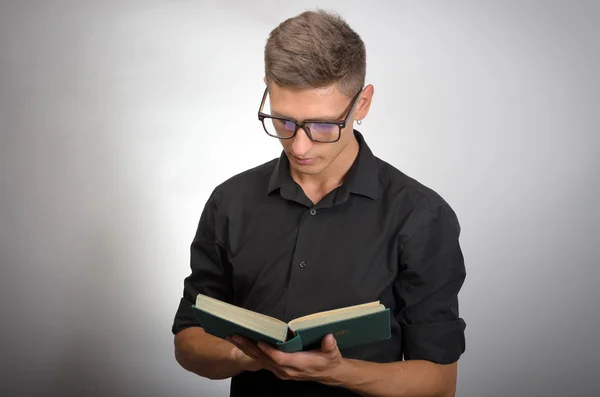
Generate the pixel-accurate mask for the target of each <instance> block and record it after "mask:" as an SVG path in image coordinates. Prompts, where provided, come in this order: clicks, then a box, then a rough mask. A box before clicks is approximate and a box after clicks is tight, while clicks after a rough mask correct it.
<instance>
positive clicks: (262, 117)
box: [258, 87, 364, 143]
mask: <svg viewBox="0 0 600 397" xmlns="http://www.w3.org/2000/svg"><path fill="white" fill-rule="evenodd" d="M363 90H364V88H361V90H360V91H358V93H357V94H356V95H355V96H354V98H352V102H350V103H351V104H352V106H351V107H350V110H349V111H348V113H347V114H346V117H344V119H343V120H341V121H322V120H304V121H303V122H302V123H299V122H298V121H296V120H294V119H290V118H285V117H277V116H273V115H270V114H266V113H263V112H262V109H263V107H264V106H265V101H266V99H267V94H268V93H269V87H267V88H265V92H264V94H263V97H262V101H261V102H260V108H259V109H258V119H259V120H260V122H261V123H262V126H263V129H264V130H265V132H266V133H267V135H268V136H270V137H273V138H277V139H292V138H293V137H295V136H296V133H297V132H298V130H299V129H300V128H302V129H304V132H305V133H306V135H307V136H308V138H309V139H310V140H311V141H313V142H319V143H335V142H337V141H339V140H340V138H341V137H342V129H344V128H346V124H347V123H348V120H349V119H350V115H352V113H353V112H354V108H355V107H356V104H357V103H358V98H359V97H360V94H361V93H362V92H363ZM265 119H275V120H283V121H290V122H292V123H294V127H295V128H294V133H293V134H292V135H290V136H289V137H282V136H278V135H272V134H269V131H268V130H267V126H266V125H265ZM306 124H329V125H337V126H338V135H337V138H336V139H335V140H332V141H320V140H318V139H314V138H313V137H312V135H311V133H310V129H309V128H304V126H305V125H306Z"/></svg>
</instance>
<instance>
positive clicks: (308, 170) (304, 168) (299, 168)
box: [290, 163, 323, 175]
mask: <svg viewBox="0 0 600 397" xmlns="http://www.w3.org/2000/svg"><path fill="white" fill-rule="evenodd" d="M290 167H291V168H292V169H293V170H294V171H295V172H297V173H299V174H305V175H317V174H319V173H320V172H321V171H323V167H322V166H320V164H310V165H302V164H295V163H290Z"/></svg>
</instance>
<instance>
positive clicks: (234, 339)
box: [231, 336, 242, 343]
mask: <svg viewBox="0 0 600 397" xmlns="http://www.w3.org/2000/svg"><path fill="white" fill-rule="evenodd" d="M231 339H232V340H233V341H234V342H235V343H241V342H242V340H241V339H240V337H239V336H233V337H232V338H231Z"/></svg>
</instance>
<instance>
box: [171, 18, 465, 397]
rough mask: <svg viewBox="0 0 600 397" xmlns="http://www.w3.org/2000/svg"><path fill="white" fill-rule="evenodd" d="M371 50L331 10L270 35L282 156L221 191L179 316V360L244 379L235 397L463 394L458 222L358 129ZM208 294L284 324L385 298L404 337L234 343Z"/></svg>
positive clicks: (272, 99)
mask: <svg viewBox="0 0 600 397" xmlns="http://www.w3.org/2000/svg"><path fill="white" fill-rule="evenodd" d="M365 59H366V56H365V47H364V44H363V42H362V40H361V38H360V37H359V36H358V35H357V34H356V33H355V32H354V31H353V30H352V29H351V28H350V27H349V26H348V25H347V24H346V23H345V22H344V21H343V20H342V19H341V18H339V17H337V16H334V15H331V14H328V13H325V12H306V13H303V14H301V15H299V16H297V17H295V18H291V19H288V20H286V21H285V22H283V23H282V24H280V25H279V26H278V27H277V28H276V29H274V30H273V31H272V32H271V35H270V37H269V39H268V42H267V44H266V48H265V73H266V77H265V83H266V91H265V93H264V96H263V99H262V103H261V106H260V111H259V119H260V121H261V123H262V124H263V126H262V127H263V128H264V130H265V132H266V133H267V134H268V135H270V136H272V137H274V138H276V139H279V140H280V141H281V144H282V145H283V152H282V154H281V156H280V157H279V158H278V159H274V160H272V161H269V162H268V163H265V164H263V165H260V166H258V167H256V168H254V169H251V170H248V171H246V172H244V173H242V174H239V175H237V176H234V177H232V178H231V179H229V180H227V181H226V182H224V183H222V184H221V185H219V186H218V187H217V188H216V189H215V190H214V191H213V193H212V194H211V196H210V198H209V200H208V202H207V204H206V206H205V208H204V211H203V213H202V216H201V218H200V222H199V225H198V229H197V233H196V235H195V238H194V240H193V243H192V246H191V274H190V276H189V277H187V278H186V279H185V282H184V292H183V298H182V299H181V303H180V306H179V309H178V311H177V314H176V317H175V321H174V324H173V333H174V334H175V335H176V336H175V356H176V359H177V361H178V362H179V363H180V365H181V366H182V367H184V368H185V369H187V370H189V371H192V372H194V373H196V374H198V375H200V376H203V377H206V378H210V379H225V378H230V377H231V378H232V381H231V396H242V395H244V396H245V395H257V396H258V395H259V396H351V395H364V396H415V397H416V396H452V395H454V391H455V385H456V371H457V364H456V362H457V361H458V359H459V357H460V355H461V354H462V353H463V352H464V349H465V340H464V329H465V322H464V321H463V320H462V319H461V318H460V317H459V313H458V297H457V296H458V292H459V290H460V288H461V286H462V284H463V281H464V278H465V274H466V273H465V267H464V261H463V256H462V253H461V249H460V246H459V241H458V238H459V232H460V227H459V223H458V220H457V218H456V216H455V214H454V212H453V211H452V209H451V208H450V206H449V205H448V204H447V203H446V202H445V201H444V200H443V199H442V198H441V197H440V196H439V195H438V194H436V193H435V192H434V191H432V190H430V189H428V188H427V187H425V186H423V185H422V184H420V183H418V182H417V181H415V180H413V179H411V178H409V177H408V176H406V175H404V174H403V173H401V172H400V171H398V170H397V169H395V168H394V167H392V166H391V165H389V164H387V163H386V162H384V161H382V160H380V159H379V158H377V157H375V156H374V155H373V154H372V152H371V151H370V149H369V147H368V146H367V143H366V141H365V139H364V138H363V136H362V135H361V134H360V133H359V132H358V131H356V130H354V129H353V126H354V122H355V121H357V122H358V123H359V124H360V121H361V120H362V119H364V118H365V117H366V115H367V113H368V111H369V107H370V105H371V100H372V98H373V86H371V85H367V86H366V87H364V80H365V70H366V61H365ZM198 293H203V294H206V295H210V296H212V297H215V298H217V299H221V300H224V301H227V302H230V303H233V304H236V305H238V306H241V307H244V308H247V309H250V310H254V311H257V312H261V313H264V314H267V315H270V316H272V317H276V318H279V319H281V320H283V321H285V322H287V321H290V320H291V319H293V318H295V317H300V316H304V315H307V314H310V313H314V312H318V311H323V310H329V309H335V308H339V307H343V306H349V305H355V304H360V303H365V302H370V301H374V300H379V301H381V303H383V304H384V305H385V306H386V307H388V308H390V311H391V327H392V337H391V338H390V339H388V340H384V341H380V342H375V343H370V344H367V345H363V346H357V347H353V348H348V349H343V350H342V351H340V350H339V349H338V348H337V346H336V342H335V339H334V338H333V336H332V335H328V336H327V337H325V338H324V339H323V341H322V345H321V348H320V349H317V350H313V351H309V352H299V353H287V354H286V353H282V352H279V351H277V350H275V349H273V348H270V347H269V346H265V345H263V344H258V345H257V344H256V343H252V342H250V341H248V340H244V339H240V338H236V339H235V340H233V339H228V340H227V341H225V340H222V339H219V338H216V337H213V336H211V335H209V334H207V333H205V332H204V331H203V330H202V328H201V327H200V326H199V324H198V322H197V321H196V318H195V316H194V313H193V309H192V308H191V305H192V304H193V303H194V302H195V298H196V295H197V294H198Z"/></svg>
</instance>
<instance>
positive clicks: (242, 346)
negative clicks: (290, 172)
mask: <svg viewBox="0 0 600 397" xmlns="http://www.w3.org/2000/svg"><path fill="white" fill-rule="evenodd" d="M236 340H237V341H236ZM227 341H228V342H229V343H231V344H232V345H234V346H235V347H237V348H238V349H239V350H240V351H241V352H243V353H244V354H245V355H247V356H249V357H252V358H253V359H255V360H256V359H258V357H257V356H256V354H255V353H254V351H253V350H252V347H251V345H250V344H249V343H247V342H245V341H244V340H243V339H239V338H237V337H227Z"/></svg>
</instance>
